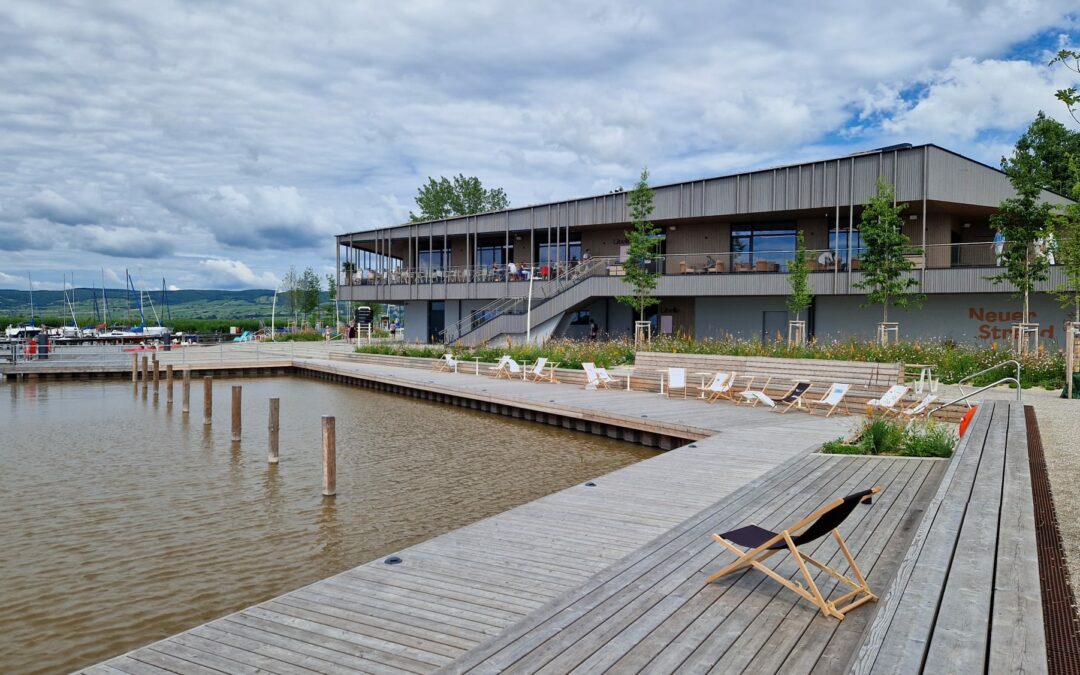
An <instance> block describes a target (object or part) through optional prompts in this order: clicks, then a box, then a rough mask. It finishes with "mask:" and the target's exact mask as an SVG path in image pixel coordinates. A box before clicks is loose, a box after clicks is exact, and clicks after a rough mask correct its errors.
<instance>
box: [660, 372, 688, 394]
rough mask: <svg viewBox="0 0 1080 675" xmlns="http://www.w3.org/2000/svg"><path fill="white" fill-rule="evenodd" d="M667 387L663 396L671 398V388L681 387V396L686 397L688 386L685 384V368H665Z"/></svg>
mask: <svg viewBox="0 0 1080 675" xmlns="http://www.w3.org/2000/svg"><path fill="white" fill-rule="evenodd" d="M667 380H668V388H667V392H666V394H665V396H666V397H667V398H671V390H672V389H682V396H683V398H686V390H687V389H689V386H688V385H687V384H686V368H668V369H667Z"/></svg>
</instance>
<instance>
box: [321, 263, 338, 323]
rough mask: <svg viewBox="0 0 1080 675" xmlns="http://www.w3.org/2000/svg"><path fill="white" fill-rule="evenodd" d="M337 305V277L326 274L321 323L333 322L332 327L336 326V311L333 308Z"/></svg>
mask: <svg viewBox="0 0 1080 675" xmlns="http://www.w3.org/2000/svg"><path fill="white" fill-rule="evenodd" d="M336 306H337V279H335V278H334V275H333V274H327V275H326V311H325V313H324V317H325V318H324V319H323V323H327V324H333V325H334V328H335V329H336V328H337V312H335V311H334V309H335V308H336Z"/></svg>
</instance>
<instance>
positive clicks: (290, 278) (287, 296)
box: [281, 265, 300, 321]
mask: <svg viewBox="0 0 1080 675" xmlns="http://www.w3.org/2000/svg"><path fill="white" fill-rule="evenodd" d="M281 295H282V296H283V299H284V300H285V303H284V304H285V314H287V315H289V316H291V317H292V318H293V321H296V320H297V319H298V318H299V315H300V275H299V274H297V273H296V268H295V267H293V266H291V265H290V266H289V271H288V272H286V273H285V276H284V277H282V279H281Z"/></svg>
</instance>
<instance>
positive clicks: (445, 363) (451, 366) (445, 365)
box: [435, 354, 458, 373]
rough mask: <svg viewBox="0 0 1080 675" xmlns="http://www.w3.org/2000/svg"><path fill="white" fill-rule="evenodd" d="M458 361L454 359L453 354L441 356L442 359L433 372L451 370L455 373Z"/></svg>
mask: <svg viewBox="0 0 1080 675" xmlns="http://www.w3.org/2000/svg"><path fill="white" fill-rule="evenodd" d="M457 367H458V360H457V359H455V358H454V355H453V354H443V355H442V359H441V360H439V361H438V362H437V363H436V364H435V370H442V371H446V370H453V371H454V372H455V373H456V372H457Z"/></svg>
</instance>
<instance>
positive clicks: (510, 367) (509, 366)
mask: <svg viewBox="0 0 1080 675" xmlns="http://www.w3.org/2000/svg"><path fill="white" fill-rule="evenodd" d="M518 375H520V376H521V379H525V371H524V370H522V369H521V366H520V365H518V362H517V361H515V360H514V359H512V358H510V357H509V356H507V357H506V363H504V364H503V367H502V370H500V371H498V372H496V373H495V379H498V378H500V377H505V378H506V379H508V380H509V379H513V378H515V377H517V376H518Z"/></svg>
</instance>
